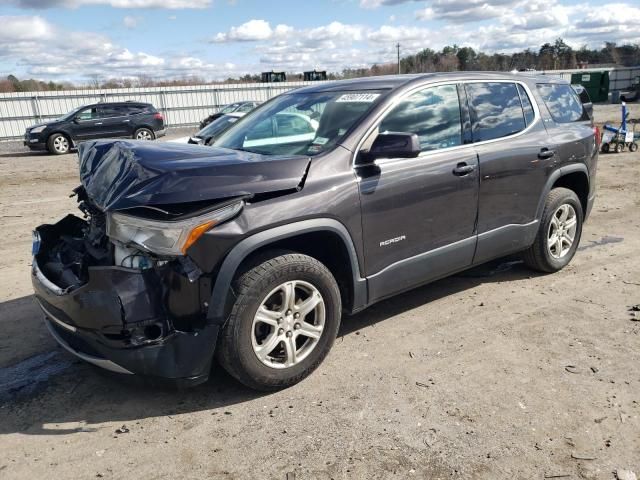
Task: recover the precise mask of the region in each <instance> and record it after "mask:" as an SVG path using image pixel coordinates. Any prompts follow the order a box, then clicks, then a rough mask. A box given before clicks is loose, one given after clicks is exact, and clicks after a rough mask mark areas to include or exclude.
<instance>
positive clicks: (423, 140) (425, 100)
mask: <svg viewBox="0 0 640 480" xmlns="http://www.w3.org/2000/svg"><path fill="white" fill-rule="evenodd" d="M379 131H380V132H386V131H388V132H405V133H415V134H417V135H418V137H420V147H421V150H422V151H423V152H425V151H428V150H437V149H439V148H448V147H455V146H457V145H462V126H461V123H460V101H459V100H458V90H457V88H456V86H455V85H441V86H437V87H428V88H425V89H424V90H420V91H419V92H416V93H414V94H412V95H410V96H409V97H407V98H406V99H404V100H402V101H401V102H400V103H399V104H398V105H397V106H396V107H394V108H393V110H391V112H389V114H388V115H387V116H386V117H385V119H384V120H383V121H382V123H381V124H380V127H379Z"/></svg>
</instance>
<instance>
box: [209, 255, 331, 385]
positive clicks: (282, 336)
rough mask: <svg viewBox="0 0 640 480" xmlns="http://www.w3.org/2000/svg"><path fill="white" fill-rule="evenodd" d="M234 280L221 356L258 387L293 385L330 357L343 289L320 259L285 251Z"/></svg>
mask: <svg viewBox="0 0 640 480" xmlns="http://www.w3.org/2000/svg"><path fill="white" fill-rule="evenodd" d="M256 263H257V265H255V266H254V267H253V268H251V269H249V270H247V271H246V272H244V273H242V274H241V275H240V276H239V277H238V278H237V279H236V281H235V282H234V292H235V293H236V301H235V303H234V305H233V307H232V309H231V314H230V316H229V319H228V320H227V322H226V324H225V325H224V327H223V329H222V332H221V335H220V340H219V345H218V348H217V356H218V360H219V362H220V363H221V364H222V366H224V368H225V369H226V370H227V371H228V372H229V373H230V374H231V375H232V376H234V377H235V378H237V379H238V380H240V381H241V382H242V383H244V384H245V385H247V386H249V387H251V388H255V389H258V390H275V389H279V388H285V387H288V386H291V385H293V384H295V383H297V382H299V381H301V380H302V379H303V378H305V377H306V376H308V375H309V374H310V373H311V372H313V371H314V370H315V369H316V368H317V367H318V365H319V364H320V363H321V362H322V360H324V358H325V357H326V356H327V354H328V352H329V350H330V349H331V346H332V345H333V342H334V340H335V337H336V335H337V333H338V328H339V326H340V315H341V310H342V304H341V298H340V291H339V289H338V285H337V283H336V280H335V278H334V277H333V275H332V274H331V272H330V271H329V270H328V269H327V267H325V266H324V265H323V264H322V263H320V262H319V261H318V260H316V259H315V258H312V257H309V256H307V255H301V254H297V253H284V254H281V255H277V256H273V257H271V258H267V259H266V260H263V261H259V262H256Z"/></svg>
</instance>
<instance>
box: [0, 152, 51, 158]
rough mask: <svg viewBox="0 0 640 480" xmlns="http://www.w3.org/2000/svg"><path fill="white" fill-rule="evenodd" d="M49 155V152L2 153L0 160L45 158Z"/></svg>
mask: <svg viewBox="0 0 640 480" xmlns="http://www.w3.org/2000/svg"><path fill="white" fill-rule="evenodd" d="M49 155H51V154H50V153H49V152H44V151H42V152H41V151H33V152H32V151H26V152H24V151H20V152H12V153H0V158H22V157H44V156H49Z"/></svg>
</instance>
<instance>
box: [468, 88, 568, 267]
mask: <svg viewBox="0 0 640 480" xmlns="http://www.w3.org/2000/svg"><path fill="white" fill-rule="evenodd" d="M465 90H466V93H467V97H468V102H469V109H470V113H471V122H472V137H473V141H474V145H475V148H476V151H477V153H478V158H479V163H480V195H479V205H478V247H477V250H476V254H475V257H474V263H482V262H484V261H487V260H490V259H492V258H497V257H500V256H504V255H507V254H509V253H513V252H517V251H521V250H523V249H525V248H526V247H528V246H529V245H530V244H531V243H533V239H534V237H535V234H536V233H537V231H538V225H537V220H536V210H537V207H538V203H539V199H540V195H541V192H542V190H543V188H544V184H545V181H546V178H547V174H548V171H549V169H550V168H553V165H554V162H555V160H556V159H555V157H554V148H553V145H552V144H551V142H550V139H549V136H548V134H547V132H546V129H545V127H544V125H543V122H542V121H541V119H540V113H539V110H538V108H537V105H536V104H535V103H533V102H532V101H531V98H530V97H531V92H530V91H528V87H526V84H525V83H521V82H514V81H501V80H495V81H482V82H468V83H466V84H465Z"/></svg>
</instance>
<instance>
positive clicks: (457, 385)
mask: <svg viewBox="0 0 640 480" xmlns="http://www.w3.org/2000/svg"><path fill="white" fill-rule="evenodd" d="M615 118H616V117H615V115H612V118H611V120H615ZM3 148H4V150H3V151H5V152H7V149H9V148H10V147H6V146H5V147H3ZM15 150H20V149H19V148H18V149H15ZM77 184H78V180H77V161H76V156H75V155H67V156H63V157H53V156H47V155H35V154H28V153H24V152H18V153H16V152H7V153H1V152H0V238H1V239H2V244H1V246H0V253H1V254H0V282H1V283H0V285H1V287H0V328H1V331H2V334H1V335H0V478H2V479H26V478H29V479H40V478H60V479H90V478H114V479H117V478H144V479H155V478H158V479H160V478H189V479H205V478H206V479H218V478H221V479H282V480H285V479H286V480H292V479H294V478H295V479H297V480H300V479H332V478H333V479H377V478H379V479H388V478H399V479H405V478H426V479H445V478H446V479H448V478H464V479H487V480H489V479H491V480H494V479H523V480H525V479H526V480H529V479H543V478H574V479H614V478H615V473H614V472H615V471H616V470H617V469H623V468H624V469H629V470H632V471H635V472H636V473H637V474H640V321H634V320H633V317H632V314H631V313H630V312H629V311H628V309H629V307H630V306H631V305H634V304H638V303H640V255H639V253H640V213H639V212H640V210H639V209H640V193H639V191H640V187H639V186H640V153H636V154H630V153H624V154H619V155H615V154H609V155H602V156H601V157H600V164H599V172H598V188H599V190H598V197H597V201H596V205H595V207H594V211H593V213H592V217H591V218H590V220H589V222H588V223H587V225H586V227H585V230H584V233H583V238H582V242H581V247H580V251H579V252H578V254H577V255H576V257H575V259H574V261H573V262H572V264H571V265H570V266H569V267H568V268H566V269H565V270H563V271H562V272H560V273H557V274H554V275H539V274H535V273H533V272H531V271H529V270H527V269H526V268H525V267H524V266H523V265H522V264H521V263H519V262H518V261H517V259H513V258H512V259H507V260H502V261H497V262H492V263H491V264H488V265H485V266H483V267H480V268H477V269H475V270H473V271H470V272H465V273H464V274H461V275H457V276H455V277H452V278H448V279H445V280H442V281H439V282H437V283H435V284H432V285H429V286H426V287H423V288H420V289H417V290H414V291H412V292H409V293H406V294H403V295H400V296H398V297H396V298H393V299H391V300H388V301H385V302H383V303H380V304H378V305H375V306H373V307H372V308H370V309H368V310H366V311H364V312H362V313H360V314H358V315H356V316H354V317H350V318H345V319H344V321H343V326H342V329H341V332H340V336H339V338H338V340H337V342H336V344H335V346H334V348H333V350H332V352H331V353H330V355H329V357H328V358H327V360H326V361H325V362H324V364H323V365H322V366H321V367H320V368H319V369H318V370H317V371H316V372H315V373H314V374H313V375H312V376H311V377H310V378H308V379H307V380H305V381H303V382H302V383H301V384H299V385H297V386H295V387H293V388H290V389H288V390H285V391H281V392H278V393H272V394H260V393H256V392H253V391H250V390H248V389H246V388H244V387H242V386H240V385H239V384H237V383H236V382H235V381H234V380H232V379H231V378H230V377H228V376H227V375H226V374H225V373H223V372H221V371H220V369H216V370H215V371H214V373H213V376H212V379H211V380H210V381H209V382H208V383H207V384H205V385H202V386H200V387H198V388H196V389H193V390H187V391H172V390H166V389H158V388H151V387H149V386H146V385H145V384H143V383H141V382H139V381H136V380H132V379H130V378H126V379H125V378H121V377H117V376H112V375H107V374H106V373H103V372H101V371H99V370H98V369H97V368H94V367H92V366H89V365H86V364H84V363H82V362H80V361H77V360H75V359H74V358H73V357H71V356H70V355H68V354H67V353H66V352H64V351H63V350H61V349H60V348H59V347H57V346H56V345H55V343H54V341H53V340H51V339H50V338H49V335H48V333H47V332H46V330H45V328H44V325H43V323H42V318H41V314H40V312H39V311H38V309H37V308H36V307H35V305H34V302H33V300H32V296H31V285H30V278H29V264H30V244H31V229H32V227H34V226H35V225H38V224H39V223H42V222H48V221H55V220H57V219H59V218H60V217H61V216H63V215H65V214H66V213H67V212H73V211H74V209H75V206H74V200H73V199H70V198H68V195H69V193H70V191H71V189H72V188H73V187H75V186H76V185H77ZM637 319H638V320H640V312H639V313H637Z"/></svg>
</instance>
